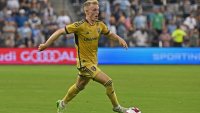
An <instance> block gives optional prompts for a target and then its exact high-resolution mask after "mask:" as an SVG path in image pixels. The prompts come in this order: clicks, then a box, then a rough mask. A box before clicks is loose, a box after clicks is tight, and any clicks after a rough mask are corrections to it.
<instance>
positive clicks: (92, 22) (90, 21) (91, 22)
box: [85, 17, 95, 25]
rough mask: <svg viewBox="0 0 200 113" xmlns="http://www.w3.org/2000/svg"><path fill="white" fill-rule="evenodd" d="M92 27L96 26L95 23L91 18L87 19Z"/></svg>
mask: <svg viewBox="0 0 200 113" xmlns="http://www.w3.org/2000/svg"><path fill="white" fill-rule="evenodd" d="M85 20H86V21H87V22H88V23H89V24H90V25H94V24H95V21H93V20H91V19H90V18H87V17H86V19H85Z"/></svg>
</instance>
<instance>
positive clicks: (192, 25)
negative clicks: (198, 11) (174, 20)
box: [184, 13, 197, 35]
mask: <svg viewBox="0 0 200 113" xmlns="http://www.w3.org/2000/svg"><path fill="white" fill-rule="evenodd" d="M184 24H185V25H187V26H188V28H189V30H190V34H191V31H192V30H193V29H194V28H195V27H196V26H197V21H196V18H195V17H194V14H192V13H191V14H190V16H188V17H187V18H186V19H185V21H184ZM190 34H189V35H190Z"/></svg>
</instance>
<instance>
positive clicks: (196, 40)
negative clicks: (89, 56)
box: [71, 0, 200, 47]
mask: <svg viewBox="0 0 200 113" xmlns="http://www.w3.org/2000/svg"><path fill="white" fill-rule="evenodd" d="M98 1H99V2H100V20H102V21H104V22H105V23H106V24H107V25H108V26H109V28H110V30H111V31H112V32H114V33H117V34H118V35H119V36H121V37H122V38H124V39H125V40H126V41H127V43H128V45H129V46H130V47H199V46H200V33H199V31H200V1H199V0H98ZM71 2H73V3H75V2H76V3H75V4H77V2H79V3H80V4H81V3H82V2H84V0H75V1H74V0H71ZM80 14H83V13H80ZM100 46H103V47H107V46H110V47H116V46H118V44H117V43H115V42H113V41H109V40H107V39H106V38H102V39H101V41H100Z"/></svg>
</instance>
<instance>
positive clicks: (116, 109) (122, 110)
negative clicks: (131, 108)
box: [113, 106, 128, 113]
mask: <svg viewBox="0 0 200 113" xmlns="http://www.w3.org/2000/svg"><path fill="white" fill-rule="evenodd" d="M127 110H128V108H124V107H122V106H117V107H114V108H113V111H114V112H117V113H126V111H127Z"/></svg>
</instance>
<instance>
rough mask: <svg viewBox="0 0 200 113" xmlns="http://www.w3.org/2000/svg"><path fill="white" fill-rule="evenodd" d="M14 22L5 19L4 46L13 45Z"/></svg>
mask: <svg viewBox="0 0 200 113" xmlns="http://www.w3.org/2000/svg"><path fill="white" fill-rule="evenodd" d="M15 32H16V27H15V22H13V21H5V25H4V26H3V37H4V40H5V46H6V47H14V46H15Z"/></svg>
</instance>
